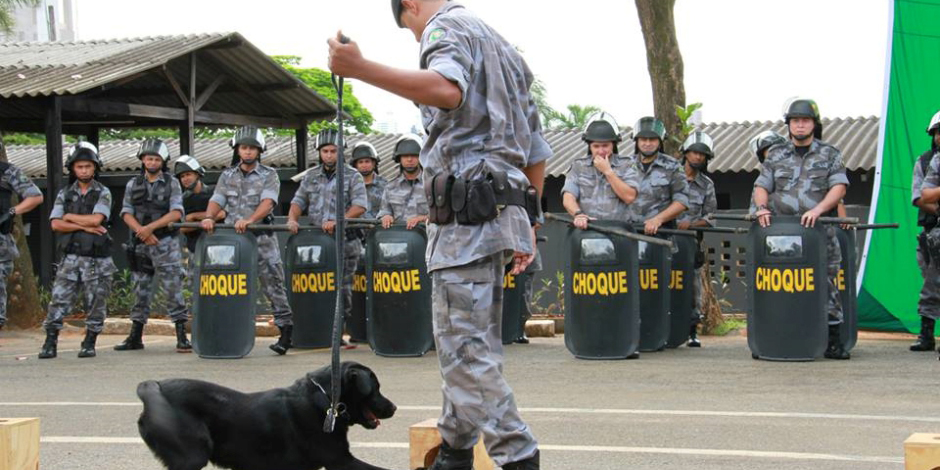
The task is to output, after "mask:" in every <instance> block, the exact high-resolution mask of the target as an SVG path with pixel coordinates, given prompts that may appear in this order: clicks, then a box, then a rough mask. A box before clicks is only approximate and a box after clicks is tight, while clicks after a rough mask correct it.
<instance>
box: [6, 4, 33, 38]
mask: <svg viewBox="0 0 940 470" xmlns="http://www.w3.org/2000/svg"><path fill="white" fill-rule="evenodd" d="M38 4H39V0H0V33H11V32H13V26H15V23H16V20H15V18H13V9H14V8H16V7H17V6H20V5H24V6H33V5H38Z"/></svg>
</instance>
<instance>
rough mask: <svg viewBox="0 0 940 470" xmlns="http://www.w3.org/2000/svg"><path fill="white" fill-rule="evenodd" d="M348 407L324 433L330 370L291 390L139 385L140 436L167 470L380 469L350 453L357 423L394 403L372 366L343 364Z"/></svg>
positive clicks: (368, 421)
mask: <svg viewBox="0 0 940 470" xmlns="http://www.w3.org/2000/svg"><path fill="white" fill-rule="evenodd" d="M341 377H342V392H341V400H340V401H341V402H342V403H343V404H344V405H345V409H344V410H343V412H342V413H341V414H340V415H339V416H338V417H337V419H336V427H335V428H334V430H333V432H332V433H329V434H327V433H325V432H323V422H324V419H325V418H326V410H327V409H329V407H330V397H329V395H328V393H329V390H330V383H331V381H330V369H329V368H328V367H324V368H322V369H319V370H317V371H315V372H311V373H309V374H307V375H306V376H304V377H303V378H302V379H299V380H297V381H296V382H294V384H293V385H291V386H290V387H286V388H277V389H274V390H268V391H264V392H258V393H247V394H246V393H241V392H238V391H235V390H232V389H229V388H225V387H222V386H220V385H216V384H213V383H209V382H203V381H199V380H190V379H170V380H162V381H159V382H156V381H153V380H148V381H146V382H141V383H140V385H138V386H137V396H139V397H140V400H141V401H143V402H144V411H143V412H142V413H141V414H140V418H139V419H138V420H137V428H138V429H139V430H140V436H141V437H142V438H143V439H144V442H146V443H147V446H149V447H150V450H152V451H153V453H154V454H155V455H156V456H157V458H159V459H160V461H162V462H163V464H164V465H166V467H167V468H168V469H169V470H199V469H201V468H203V467H205V466H206V465H207V464H208V463H209V462H212V463H213V464H215V465H216V466H219V467H224V468H231V469H233V470H271V469H277V470H313V469H317V468H322V467H325V468H326V469H327V470H340V469H349V470H382V469H381V468H379V467H375V466H372V465H369V464H367V463H365V462H362V461H361V460H358V459H356V458H355V457H353V456H352V454H351V453H350V452H349V440H348V438H347V437H346V433H347V432H348V431H349V427H350V426H351V425H353V424H359V425H362V426H363V427H365V428H368V429H375V428H376V427H377V426H378V425H379V419H380V418H381V419H385V418H391V417H392V415H394V414H395V405H394V404H393V403H392V402H391V401H389V400H388V399H387V398H385V397H384V396H382V394H381V393H380V392H379V381H378V379H377V378H376V376H375V374H374V373H373V372H372V370H370V369H369V368H368V367H365V366H363V365H361V364H357V363H355V362H344V363H343V364H342V375H341Z"/></svg>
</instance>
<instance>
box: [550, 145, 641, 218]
mask: <svg viewBox="0 0 940 470" xmlns="http://www.w3.org/2000/svg"><path fill="white" fill-rule="evenodd" d="M610 168H611V169H612V170H613V171H614V173H615V174H616V175H617V177H618V178H620V179H621V180H622V181H623V182H624V183H627V184H628V185H630V186H631V187H633V189H638V188H639V187H640V174H639V172H638V171H637V169H636V167H635V166H634V162H633V160H630V159H627V158H624V157H621V156H620V155H616V154H614V155H612V156H611V157H610ZM561 193H562V196H564V193H570V194H571V195H572V196H574V197H575V199H577V201H578V204H579V205H580V206H581V210H582V211H583V212H584V213H585V214H587V215H588V216H590V217H594V218H597V219H605V220H620V221H624V220H627V217H628V214H629V211H630V206H629V205H628V204H627V203H625V202H623V200H622V199H620V197H618V196H617V193H615V192H614V187H613V186H611V184H610V183H609V182H608V181H607V177H606V176H604V175H602V174H601V172H600V171H598V169H597V168H595V167H594V158H593V157H592V156H590V155H586V156H584V157H581V158H578V159H576V160H575V161H574V162H572V163H571V168H569V169H568V173H567V174H566V175H565V186H564V187H563V188H561Z"/></svg>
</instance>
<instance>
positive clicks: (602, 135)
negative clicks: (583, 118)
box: [581, 111, 623, 143]
mask: <svg viewBox="0 0 940 470" xmlns="http://www.w3.org/2000/svg"><path fill="white" fill-rule="evenodd" d="M581 140H583V141H585V142H588V143H590V142H620V141H621V140H623V139H622V138H621V137H620V127H619V126H617V121H615V120H614V117H613V116H611V115H610V114H607V113H606V112H604V111H601V112H599V113H596V114H594V115H593V116H591V118H590V119H588V123H587V125H586V126H584V132H583V133H582V134H581Z"/></svg>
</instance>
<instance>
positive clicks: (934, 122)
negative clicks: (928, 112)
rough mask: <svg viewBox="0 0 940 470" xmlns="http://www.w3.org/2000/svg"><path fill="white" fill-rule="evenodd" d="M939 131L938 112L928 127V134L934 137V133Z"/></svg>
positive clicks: (939, 118) (939, 117)
mask: <svg viewBox="0 0 940 470" xmlns="http://www.w3.org/2000/svg"><path fill="white" fill-rule="evenodd" d="M937 129H940V111H937V114H934V115H933V117H932V118H931V119H930V125H929V126H927V133H928V134H930V135H933V133H934V132H937Z"/></svg>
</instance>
